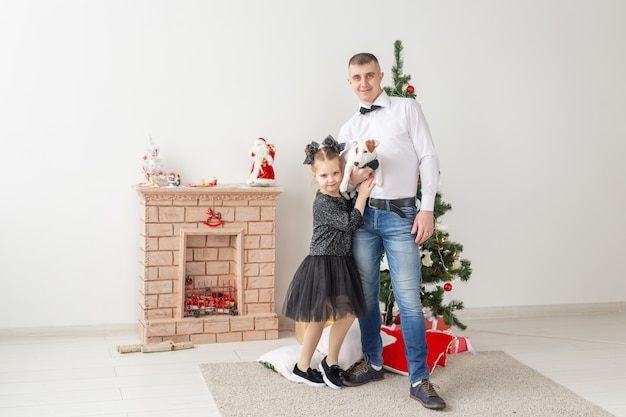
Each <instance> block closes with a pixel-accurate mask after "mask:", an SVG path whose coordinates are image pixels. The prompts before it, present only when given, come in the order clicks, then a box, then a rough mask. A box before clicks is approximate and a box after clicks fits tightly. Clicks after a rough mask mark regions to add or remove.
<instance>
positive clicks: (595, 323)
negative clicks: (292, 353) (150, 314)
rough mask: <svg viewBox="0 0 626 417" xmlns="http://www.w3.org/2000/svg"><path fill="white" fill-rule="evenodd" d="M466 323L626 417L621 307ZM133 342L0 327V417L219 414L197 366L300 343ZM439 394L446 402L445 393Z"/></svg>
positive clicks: (478, 337)
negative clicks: (167, 346) (136, 349)
mask: <svg viewBox="0 0 626 417" xmlns="http://www.w3.org/2000/svg"><path fill="white" fill-rule="evenodd" d="M463 322H464V323H465V324H467V325H468V326H469V328H468V330H467V331H466V332H455V333H456V334H457V335H465V336H468V337H469V339H470V342H471V344H472V346H473V347H474V349H475V350H477V351H478V352H480V351H487V350H503V351H505V352H507V353H509V354H510V355H511V356H513V357H515V358H517V359H518V360H520V361H522V362H524V363H526V364H527V365H529V366H531V367H533V368H535V369H536V370H538V371H539V372H541V373H543V374H544V375H546V376H548V377H550V378H552V379H553V380H555V381H557V382H559V383H561V384H562V385H564V386H566V387H568V388H569V389H571V390H573V391H574V392H576V393H578V394H579V395H581V396H582V397H584V398H587V399H588V400H589V401H591V402H593V403H596V404H598V405H599V406H601V407H602V408H604V409H606V410H608V411H609V412H611V413H613V414H614V415H616V416H621V417H626V395H624V394H625V393H626V312H625V311H624V309H622V308H619V309H618V311H609V312H607V311H605V312H587V313H585V314H574V313H572V312H569V313H568V314H566V315H558V314H556V315H555V314H550V315H546V316H545V317H541V316H540V317H528V316H526V317H520V316H508V317H499V318H493V316H492V317H490V318H481V317H478V315H474V317H472V315H469V317H468V318H463ZM136 343H139V340H138V338H137V333H136V326H135V325H124V326H117V327H107V328H101V327H84V328H58V329H20V330H1V329H0V416H6V417H25V416H29V417H31V416H32V417H34V416H37V417H56V416H59V417H70V416H73V417H78V416H81V417H86V416H100V417H165V416H167V417H178V416H181V417H183V416H184V417H189V416H219V412H218V411H217V409H216V407H215V405H214V403H213V400H212V398H211V395H210V394H209V392H208V391H207V389H206V386H205V385H204V382H203V380H202V376H201V375H200V371H199V368H198V364H199V363H202V362H236V361H253V360H256V359H257V358H258V357H259V356H260V355H261V354H262V353H265V352H268V351H270V350H272V349H274V348H276V347H280V346H284V345H289V344H295V343H296V341H295V336H294V335H293V333H292V332H290V331H284V332H281V337H280V338H279V339H278V340H274V341H265V342H244V343H224V344H214V345H197V346H196V347H195V348H193V349H188V350H181V351H175V352H161V353H127V354H120V353H118V352H117V346H118V345H127V344H136ZM461 355H469V353H461ZM441 371H443V372H446V371H448V369H446V368H441ZM511 377H514V375H512V376H511ZM439 393H440V394H441V395H442V396H443V397H444V398H445V387H441V388H440V389H439ZM417 406H418V405H417V403H416V407H417Z"/></svg>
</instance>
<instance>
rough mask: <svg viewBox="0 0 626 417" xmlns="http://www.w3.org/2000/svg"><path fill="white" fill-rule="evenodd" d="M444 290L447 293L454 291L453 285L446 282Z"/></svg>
mask: <svg viewBox="0 0 626 417" xmlns="http://www.w3.org/2000/svg"><path fill="white" fill-rule="evenodd" d="M443 289H444V290H446V291H452V284H450V283H449V282H446V283H445V284H443Z"/></svg>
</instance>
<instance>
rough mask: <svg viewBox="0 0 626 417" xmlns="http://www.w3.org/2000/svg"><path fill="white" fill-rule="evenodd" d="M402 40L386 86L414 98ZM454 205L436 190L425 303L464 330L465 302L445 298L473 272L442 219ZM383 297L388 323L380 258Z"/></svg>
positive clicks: (426, 246)
mask: <svg viewBox="0 0 626 417" xmlns="http://www.w3.org/2000/svg"><path fill="white" fill-rule="evenodd" d="M402 50H403V47H402V42H401V41H395V43H394V57H395V63H394V65H393V67H392V69H391V72H392V74H393V84H394V85H393V87H384V89H385V92H386V93H387V94H388V95H389V96H398V97H408V98H413V99H415V97H416V95H415V88H414V87H413V86H412V85H410V84H409V81H410V80H411V76H410V75H406V74H403V71H404V70H403V65H404V63H403V60H402ZM416 196H417V198H418V199H421V196H422V193H421V182H418V186H417V191H416ZM451 208H452V206H451V205H450V204H448V203H446V202H445V201H443V199H442V198H441V194H440V193H439V192H437V194H436V196H435V207H434V210H433V216H434V218H435V232H434V234H433V236H431V237H430V238H429V239H428V240H426V242H424V243H423V244H422V245H421V246H420V253H421V258H422V297H421V298H422V306H423V307H424V309H425V310H426V311H427V312H428V311H429V312H430V314H432V315H433V316H435V317H436V316H443V321H444V323H446V324H447V325H449V326H456V327H458V328H460V329H462V330H465V329H466V328H467V326H465V325H464V324H463V323H461V322H460V321H459V319H458V318H457V316H456V314H455V311H457V310H461V309H463V302H462V301H458V300H454V299H453V300H450V301H449V302H448V303H445V302H444V298H445V295H446V293H449V292H451V291H452V290H453V288H454V287H453V284H452V283H453V282H455V281H467V280H468V279H469V278H470V275H471V273H472V268H471V264H470V261H469V260H467V259H462V258H461V252H462V251H463V246H462V245H461V244H459V243H456V242H453V241H451V240H450V239H449V234H448V231H447V227H446V226H444V225H442V224H441V223H440V218H441V217H442V216H443V215H444V214H445V213H446V212H448V211H449V210H450V209H451ZM380 282H381V284H380V301H382V302H383V303H384V304H385V324H387V325H389V324H391V323H392V322H393V321H394V315H395V314H394V310H393V308H394V302H395V297H394V296H393V288H392V285H391V276H390V274H389V268H388V266H387V265H386V261H385V259H384V254H383V259H382V261H381V272H380Z"/></svg>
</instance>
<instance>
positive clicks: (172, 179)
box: [167, 172, 180, 188]
mask: <svg viewBox="0 0 626 417" xmlns="http://www.w3.org/2000/svg"><path fill="white" fill-rule="evenodd" d="M179 185H180V175H179V174H177V173H175V172H170V173H169V174H168V175H167V186H168V187H169V188H172V187H178V186H179Z"/></svg>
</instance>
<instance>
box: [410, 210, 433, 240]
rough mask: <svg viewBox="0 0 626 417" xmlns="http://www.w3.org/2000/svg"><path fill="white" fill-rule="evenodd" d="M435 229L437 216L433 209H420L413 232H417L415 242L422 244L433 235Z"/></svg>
mask: <svg viewBox="0 0 626 417" xmlns="http://www.w3.org/2000/svg"><path fill="white" fill-rule="evenodd" d="M434 231H435V218H434V216H433V212H432V211H425V210H420V211H419V213H417V216H416V217H415V221H414V222H413V229H411V234H413V233H416V232H417V235H416V236H415V243H417V244H418V245H421V244H422V243H424V242H426V240H427V239H428V238H429V237H431V236H432V235H433V232H434Z"/></svg>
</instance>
